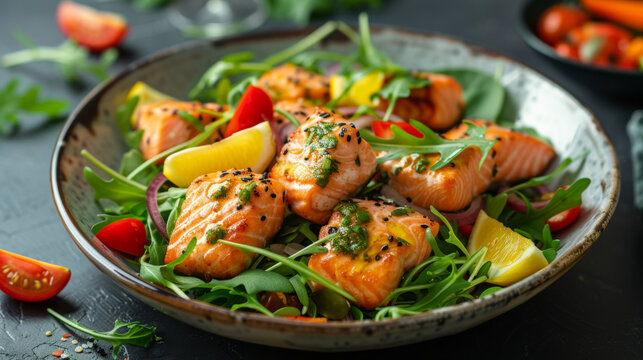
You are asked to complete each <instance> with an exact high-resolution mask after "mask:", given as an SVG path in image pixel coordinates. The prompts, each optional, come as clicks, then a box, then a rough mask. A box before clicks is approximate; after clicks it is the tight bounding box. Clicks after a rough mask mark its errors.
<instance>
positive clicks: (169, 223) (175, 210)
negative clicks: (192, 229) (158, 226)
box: [166, 199, 183, 236]
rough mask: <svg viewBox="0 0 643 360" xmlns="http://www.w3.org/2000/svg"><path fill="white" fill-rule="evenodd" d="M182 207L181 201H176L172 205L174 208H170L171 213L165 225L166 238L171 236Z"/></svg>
mask: <svg viewBox="0 0 643 360" xmlns="http://www.w3.org/2000/svg"><path fill="white" fill-rule="evenodd" d="M182 205H183V199H178V200H177V201H176V202H175V203H174V207H172V211H171V212H170V216H169V217H168V218H167V225H166V230H167V234H168V236H171V235H172V231H174V226H176V219H178V218H179V215H180V214H181V206H182Z"/></svg>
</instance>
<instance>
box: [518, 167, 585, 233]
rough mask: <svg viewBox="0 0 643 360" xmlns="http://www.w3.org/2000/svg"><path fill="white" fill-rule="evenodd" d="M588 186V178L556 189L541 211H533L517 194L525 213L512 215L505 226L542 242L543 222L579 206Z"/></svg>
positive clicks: (523, 197)
mask: <svg viewBox="0 0 643 360" xmlns="http://www.w3.org/2000/svg"><path fill="white" fill-rule="evenodd" d="M589 184H590V180H589V179H588V178H582V179H578V180H576V182H574V183H573V184H572V185H571V186H570V187H569V188H567V189H563V188H560V189H558V190H557V191H556V192H555V193H554V196H553V197H552V198H551V200H549V202H548V203H547V205H545V206H544V207H543V208H541V209H534V208H533V207H532V206H531V204H530V203H529V201H528V200H527V198H526V197H525V196H524V195H522V194H521V193H518V195H520V196H521V197H522V199H523V201H525V205H527V211H526V212H525V213H514V214H513V216H512V217H511V218H510V219H509V220H508V221H507V224H506V225H507V226H508V227H510V228H512V229H514V230H515V229H519V230H522V231H524V232H525V233H527V234H529V235H530V238H532V239H537V240H541V241H542V240H543V227H544V226H545V222H546V221H547V220H548V219H549V218H550V217H552V216H554V215H556V214H559V213H561V212H563V211H565V210H568V209H571V208H573V207H576V206H580V205H581V203H582V201H581V194H582V193H583V191H585V189H587V187H588V186H589Z"/></svg>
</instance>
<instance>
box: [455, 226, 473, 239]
mask: <svg viewBox="0 0 643 360" xmlns="http://www.w3.org/2000/svg"><path fill="white" fill-rule="evenodd" d="M458 230H460V234H462V235H464V236H466V237H467V238H468V237H469V236H471V232H472V231H473V225H458Z"/></svg>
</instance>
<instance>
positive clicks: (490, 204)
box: [482, 192, 509, 220]
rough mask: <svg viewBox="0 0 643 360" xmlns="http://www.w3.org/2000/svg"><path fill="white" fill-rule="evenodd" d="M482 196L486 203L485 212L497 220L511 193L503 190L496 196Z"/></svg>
mask: <svg viewBox="0 0 643 360" xmlns="http://www.w3.org/2000/svg"><path fill="white" fill-rule="evenodd" d="M482 196H483V198H484V203H485V205H484V212H486V213H487V215H488V216H489V217H491V218H494V219H496V220H497V219H498V217H499V216H500V214H501V213H502V210H503V209H504V208H505V205H506V204H507V199H508V198H509V194H507V193H506V192H503V193H500V194H498V195H496V196H492V195H489V194H483V195H482Z"/></svg>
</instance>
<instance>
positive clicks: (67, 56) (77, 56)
mask: <svg viewBox="0 0 643 360" xmlns="http://www.w3.org/2000/svg"><path fill="white" fill-rule="evenodd" d="M21 37H24V38H26V36H25V35H24V34H23V35H21ZM117 57H118V51H116V49H114V48H112V49H108V50H106V51H104V52H103V54H102V55H101V57H100V58H99V59H98V61H93V60H91V59H90V52H89V51H88V50H87V49H85V48H84V47H81V46H79V45H77V44H76V43H74V42H73V41H66V42H64V43H63V44H62V45H60V46H57V47H31V48H29V49H24V50H19V51H16V52H13V53H10V54H6V55H4V56H2V57H0V66H4V67H13V66H18V65H22V64H27V63H30V62H37V61H47V62H54V63H57V64H58V65H59V69H60V72H61V74H62V75H63V76H64V77H65V78H66V79H67V81H70V82H76V81H78V77H79V74H81V73H87V74H90V75H92V76H94V77H96V78H97V79H98V80H99V81H101V82H102V81H105V80H107V79H108V78H109V77H110V75H109V73H108V72H107V68H109V66H111V65H112V63H114V61H116V58H117Z"/></svg>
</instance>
